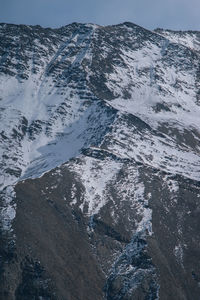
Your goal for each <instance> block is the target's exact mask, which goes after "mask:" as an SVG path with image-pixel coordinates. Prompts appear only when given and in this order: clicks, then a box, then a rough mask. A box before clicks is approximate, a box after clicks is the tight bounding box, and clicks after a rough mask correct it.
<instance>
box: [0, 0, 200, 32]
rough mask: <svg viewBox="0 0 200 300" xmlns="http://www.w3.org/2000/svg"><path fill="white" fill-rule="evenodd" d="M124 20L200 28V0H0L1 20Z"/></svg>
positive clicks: (51, 22) (59, 23) (55, 24)
mask: <svg viewBox="0 0 200 300" xmlns="http://www.w3.org/2000/svg"><path fill="white" fill-rule="evenodd" d="M124 21H130V22H133V23H136V24H138V25H141V26H143V27H146V28H149V29H154V28H157V27H163V28H169V29H182V30H185V29H193V30H200V0H0V22H7V23H16V24H19V23H20V24H33V25H35V24H39V25H41V26H44V27H48V26H50V27H59V26H63V25H67V24H69V23H72V22H84V23H85V22H88V23H96V24H100V25H107V24H117V23H121V22H124Z"/></svg>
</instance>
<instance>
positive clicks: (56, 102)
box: [0, 22, 200, 300]
mask: <svg viewBox="0 0 200 300" xmlns="http://www.w3.org/2000/svg"><path fill="white" fill-rule="evenodd" d="M127 24H128V25H127ZM158 31H159V32H158V33H157V32H154V31H150V30H146V29H144V28H142V27H140V26H137V25H136V24H133V23H130V22H128V23H127V22H125V23H123V24H119V25H114V26H97V25H90V24H89V25H88V24H79V23H72V24H69V25H67V26H64V27H61V28H59V29H50V28H45V29H44V28H42V27H39V26H25V25H19V26H17V25H7V26H5V25H0V36H1V43H0V56H1V59H0V86H1V87H0V90H1V101H0V118H1V126H0V132H1V133H0V138H1V145H2V146H1V157H2V160H1V206H0V214H1V230H0V233H1V240H2V247H1V248H0V251H1V257H3V260H2V262H1V267H0V276H1V278H2V283H1V298H2V299H35V298H34V297H36V299H41V297H42V299H88V300H89V299H94V293H95V292H94V291H95V289H96V290H97V291H98V295H97V296H96V297H97V298H96V299H109V300H110V299H159V297H160V299H162V300H165V299H170V300H171V299H172V300H173V299H176V300H177V299H192V300H193V299H198V298H197V297H198V294H199V282H200V280H199V275H198V266H199V264H198V258H199V253H198V251H195V250H194V249H195V247H196V248H197V249H198V243H199V237H198V234H197V233H198V229H199V222H198V215H199V204H198V199H199V195H200V194H199V171H200V159H199V152H200V144H199V141H200V132H199V128H200V121H199V112H200V107H199V99H200V98H199V94H200V92H199V91H200V86H199V79H200V77H199V74H200V73H199V67H200V65H199V49H200V42H199V33H198V32H197V33H195V32H187V31H186V32H185V31H184V32H174V31H173V32H170V31H169V30H164V31H163V30H160V29H159V30H158ZM187 45H188V46H187ZM194 220H195V221H194ZM194 223H195V226H193V224H194ZM68 227H69V228H68ZM70 228H71V229H70ZM71 230H72V231H71ZM73 233H74V235H75V236H76V238H74V237H73ZM194 239H196V240H194ZM36 245H37V246H36ZM49 245H51V246H50V248H49ZM56 247H57V248H56ZM81 247H82V248H83V249H84V250H83V252H82V249H81ZM51 249H52V251H51ZM44 251H46V253H47V257H46V256H45V255H44ZM56 251H58V253H59V254H56ZM65 253H66V255H65ZM191 253H194V254H193V255H191ZM87 254H88V257H89V258H90V259H88V258H87ZM78 258H80V260H79V259H78ZM87 264H89V266H90V267H89V268H87ZM63 265H64V266H65V268H63ZM73 265H75V266H76V268H75V269H73ZM54 266H56V270H55V272H54ZM78 268H80V270H81V274H82V276H80V275H78V273H77V269H78ZM68 269H69V270H70V271H69V272H68ZM11 270H13V272H12V271H11ZM59 270H62V271H61V272H60V274H59ZM11 273H12V274H11ZM83 274H84V275H83ZM77 276H78V277H79V280H80V282H82V283H81V288H80V291H78V288H79V281H78V282H76V280H75V278H76V277H77ZM88 278H89V279H88ZM65 280H67V284H66V283H65ZM9 282H11V284H9ZM174 282H175V284H174ZM90 292H91V293H90Z"/></svg>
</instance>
